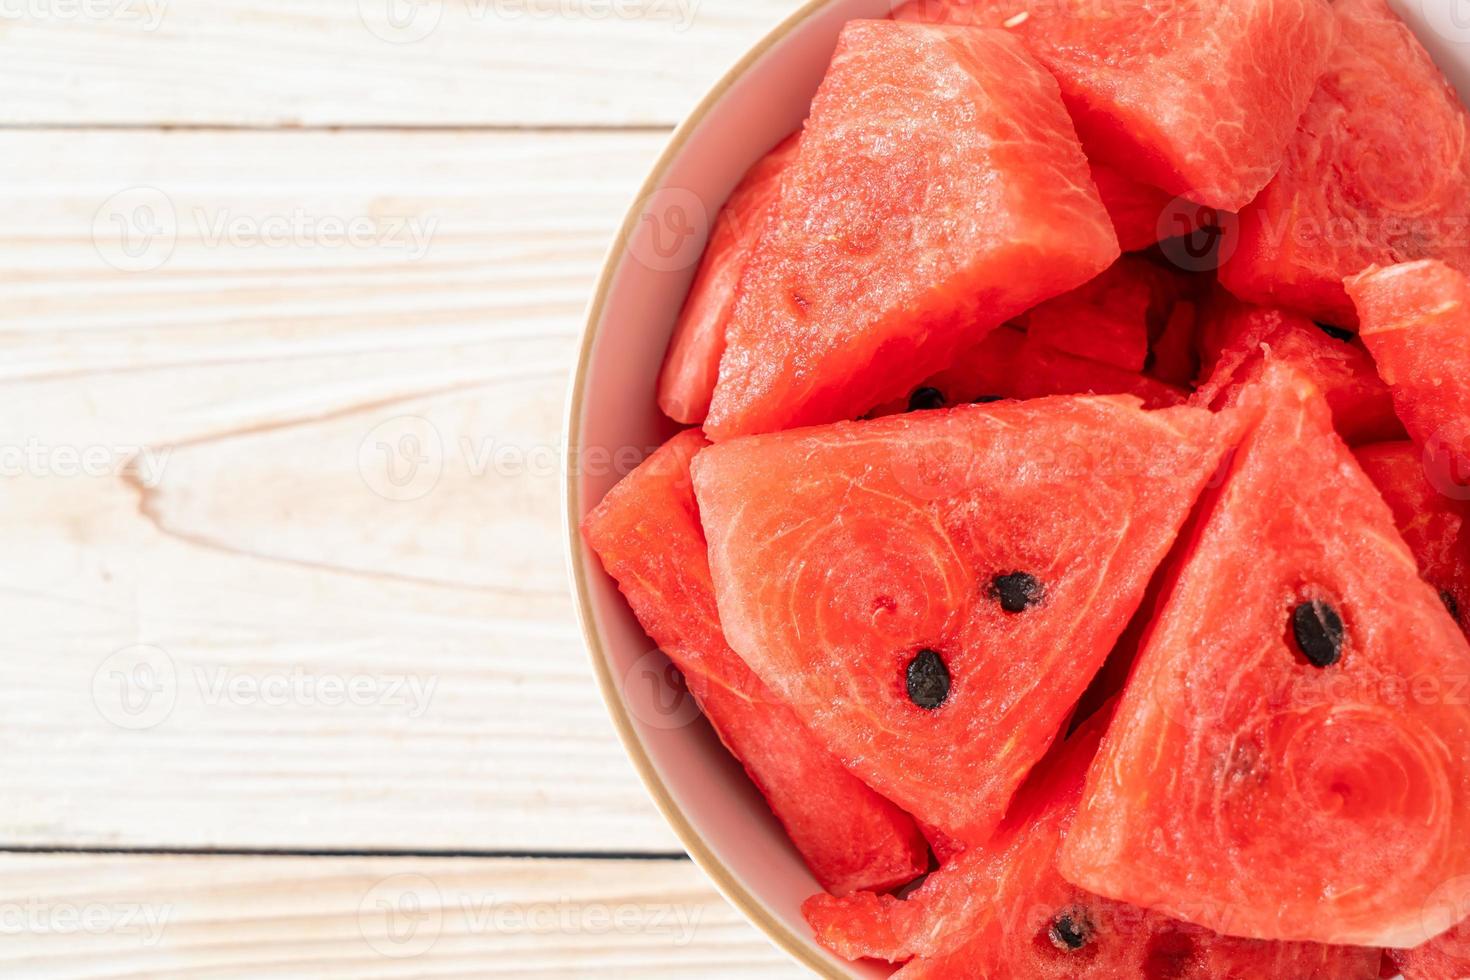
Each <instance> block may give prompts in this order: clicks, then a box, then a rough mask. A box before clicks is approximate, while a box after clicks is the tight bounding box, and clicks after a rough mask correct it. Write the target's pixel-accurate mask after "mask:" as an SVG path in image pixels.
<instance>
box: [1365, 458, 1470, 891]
mask: <svg viewBox="0 0 1470 980" xmlns="http://www.w3.org/2000/svg"><path fill="white" fill-rule="evenodd" d="M1355 455H1356V456H1357V458H1358V464H1359V465H1360V466H1362V467H1363V472H1365V473H1367V474H1368V478H1369V479H1370V480H1372V481H1373V485H1374V486H1376V487H1377V488H1378V492H1379V493H1380V494H1382V495H1383V499H1384V501H1385V502H1386V503H1387V504H1388V506H1389V509H1390V510H1392V511H1393V519H1394V523H1395V524H1397V525H1398V529H1399V533H1400V534H1401V535H1403V538H1404V542H1405V543H1406V544H1407V545H1408V546H1409V550H1410V551H1412V552H1414V557H1415V558H1416V559H1418V561H1419V570H1420V571H1421V572H1423V573H1424V580H1425V581H1426V582H1428V583H1429V584H1430V585H1432V586H1434V587H1435V589H1437V590H1438V591H1439V593H1440V596H1441V597H1442V598H1443V599H1444V602H1445V606H1446V607H1448V608H1449V610H1450V614H1451V615H1453V616H1454V617H1455V619H1456V620H1458V621H1459V623H1460V625H1461V626H1462V627H1463V626H1465V625H1466V623H1467V622H1470V619H1467V616H1466V614H1467V613H1470V527H1467V524H1470V521H1467V518H1470V508H1467V506H1466V504H1465V502H1464V501H1462V500H1456V499H1454V498H1453V497H1448V496H1446V495H1444V494H1442V493H1440V492H1439V491H1438V490H1437V489H1435V487H1434V484H1432V483H1430V482H1429V478H1428V477H1427V476H1426V475H1425V472H1424V459H1423V455H1422V454H1421V453H1420V451H1419V450H1418V448H1416V447H1415V446H1414V444H1413V443H1411V442H1384V443H1379V444H1378V445H1374V446H1364V447H1363V448H1361V449H1359V450H1357V452H1356V453H1355ZM1467 911H1470V910H1467Z"/></svg>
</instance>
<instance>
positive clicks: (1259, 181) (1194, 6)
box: [895, 0, 1336, 211]
mask: <svg viewBox="0 0 1470 980" xmlns="http://www.w3.org/2000/svg"><path fill="white" fill-rule="evenodd" d="M895 16H896V17H898V18H901V19H906V20H919V21H928V22H936V23H950V24H972V25H975V26H977V27H991V28H998V27H1007V28H1008V29H1010V30H1012V31H1013V32H1014V33H1015V34H1016V36H1018V37H1021V38H1023V39H1024V40H1025V41H1026V44H1027V45H1028V46H1029V47H1030V49H1031V51H1032V53H1033V54H1035V55H1036V57H1037V59H1038V60H1039V61H1041V62H1042V64H1044V65H1046V66H1047V67H1048V68H1050V69H1051V70H1052V71H1053V72H1054V73H1055V74H1056V76H1057V81H1058V82H1060V83H1061V87H1062V94H1063V96H1064V98H1066V100H1067V106H1068V108H1070V109H1071V110H1072V116H1073V118H1074V119H1075V120H1076V122H1077V131H1078V132H1079V133H1080V134H1081V135H1082V140H1083V143H1084V144H1085V145H1086V147H1087V150H1088V155H1089V156H1091V157H1093V158H1094V159H1097V160H1099V161H1101V162H1102V163H1104V164H1108V165H1110V166H1112V167H1115V168H1117V169H1119V170H1121V171H1123V172H1124V173H1126V174H1128V175H1129V176H1130V177H1133V178H1135V179H1137V180H1141V181H1143V182H1145V183H1148V184H1153V185H1154V186H1156V187H1160V188H1163V189H1164V190H1166V191H1168V192H1169V193H1171V194H1176V195H1181V196H1184V197H1187V198H1189V199H1190V200H1192V201H1198V202H1199V203H1201V204H1207V205H1210V206H1212V207H1217V208H1221V209H1224V210H1226V211H1235V210H1238V209H1239V208H1240V207H1242V206H1243V205H1245V204H1247V203H1248V202H1249V201H1250V200H1251V199H1252V198H1254V197H1255V196H1256V195H1257V194H1258V193H1259V192H1260V190H1261V188H1263V187H1265V186H1266V184H1267V182H1268V181H1270V180H1271V178H1272V177H1273V176H1275V174H1276V171H1277V169H1278V168H1279V167H1280V166H1281V160H1282V157H1283V156H1284V155H1285V153H1286V146H1287V143H1288V142H1289V141H1290V140H1291V137H1292V134H1293V133H1294V132H1295V131H1296V127H1297V120H1298V118H1299V117H1300V116H1301V114H1302V110H1303V109H1304V108H1306V105H1307V102H1308V100H1309V99H1310V98H1311V96H1312V91H1313V89H1314V88H1315V86H1316V84H1317V78H1318V76H1319V75H1320V74H1321V72H1322V68H1323V66H1324V65H1325V64H1326V61H1327V56H1328V53H1329V52H1330V50H1331V48H1332V45H1333V42H1334V39H1335V37H1336V30H1335V27H1334V24H1333V19H1332V13H1331V10H1330V8H1329V7H1328V5H1327V4H1326V3H1323V2H1322V0H1133V2H1129V3H1122V4H1107V3H1103V4H1099V3H1098V2H1097V0H913V2H911V3H908V4H905V5H904V6H903V7H902V8H900V9H899V10H898V11H897V13H896V14H895Z"/></svg>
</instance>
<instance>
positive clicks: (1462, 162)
mask: <svg viewBox="0 0 1470 980" xmlns="http://www.w3.org/2000/svg"><path fill="white" fill-rule="evenodd" d="M1334 9H1335V11H1336V13H1337V19H1338V20H1339V21H1340V22H1341V25H1342V41H1341V43H1339V44H1338V46H1337V48H1336V49H1335V50H1334V52H1333V55H1332V60H1331V62H1330V64H1329V65H1328V69H1327V73H1326V75H1324V77H1323V79H1322V82H1321V84H1320V85H1319V87H1318V89H1317V93H1316V95H1315V96H1313V98H1312V103H1311V105H1310V106H1309V107H1308V108H1307V112H1306V115H1305V116H1304V117H1303V119H1302V123H1301V129H1300V131H1299V132H1298V134H1297V136H1296V139H1295V140H1294V141H1293V142H1292V145H1291V148H1290V150H1289V152H1288V153H1287V156H1286V163H1285V165H1284V166H1283V167H1282V168H1281V174H1280V176H1278V177H1277V178H1276V180H1275V181H1274V182H1273V183H1272V184H1271V186H1270V187H1268V188H1267V189H1266V191H1265V192H1264V193H1263V194H1262V195H1261V196H1260V198H1258V199H1257V200H1256V202H1255V203H1254V204H1252V205H1251V206H1250V207H1248V208H1246V209H1245V210H1244V211H1243V212H1242V214H1241V221H1240V240H1239V243H1238V247H1237V248H1236V249H1235V252H1234V255H1233V256H1231V257H1230V258H1229V259H1228V261H1226V262H1225V263H1224V265H1223V266H1222V268H1221V270H1220V278H1221V281H1222V282H1223V283H1224V284H1225V285H1226V286H1227V287H1229V289H1230V290H1231V291H1232V292H1234V293H1235V294H1236V295H1238V296H1241V297H1244V298H1245V299H1248V300H1252V301H1254V302H1257V303H1267V304H1275V305H1281V306H1288V307H1291V308H1293V309H1297V310H1300V311H1302V312H1303V313H1306V314H1307V315H1308V316H1311V317H1314V318H1316V319H1318V320H1323V321H1326V322H1328V323H1334V324H1337V325H1339V326H1347V327H1350V326H1352V325H1353V324H1355V323H1356V322H1357V319H1356V316H1355V314H1354V310H1353V305H1352V303H1350V302H1349V301H1348V297H1347V294H1346V293H1345V292H1343V288H1342V280H1343V278H1344V277H1346V276H1350V275H1353V274H1354V273H1356V272H1358V271H1359V270H1361V269H1363V268H1364V267H1366V266H1369V265H1372V264H1374V263H1381V264H1385V265H1387V264H1390V263H1394V262H1404V261H1409V260H1413V259H1423V258H1440V259H1443V260H1444V261H1446V262H1448V263H1450V264H1451V265H1453V266H1455V267H1456V268H1458V269H1460V270H1461V271H1463V272H1470V235H1467V231H1470V116H1467V114H1466V112H1465V108H1464V106H1463V105H1462V104H1461V103H1460V100H1459V98H1458V97H1457V96H1456V95H1455V92H1454V90H1453V89H1452V88H1450V85H1449V83H1448V82H1447V81H1446V80H1445V78H1444V75H1443V74H1442V73H1441V72H1440V71H1439V69H1438V68H1437V67H1436V66H1435V64H1434V62H1433V61H1431V60H1430V58H1429V55H1428V53H1426V52H1425V50H1424V48H1423V47H1421V46H1420V44H1419V42H1418V40H1417V39H1416V38H1415V37H1414V35H1413V34H1412V33H1411V32H1410V31H1409V29H1408V28H1407V27H1406V26H1404V24H1403V23H1402V22H1400V21H1399V19H1398V17H1397V16H1396V15H1395V14H1394V13H1393V11H1392V10H1390V9H1389V7H1388V4H1387V3H1386V2H1385V0H1337V3H1336V5H1335V7H1334Z"/></svg>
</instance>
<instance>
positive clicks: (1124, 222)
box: [1092, 161, 1209, 252]
mask: <svg viewBox="0 0 1470 980" xmlns="http://www.w3.org/2000/svg"><path fill="white" fill-rule="evenodd" d="M1092 180H1093V183H1095V184H1097V196H1098V197H1100V198H1102V202H1103V207H1105V208H1107V209H1108V217H1110V218H1112V219H1113V230H1114V231H1116V232H1117V233H1118V244H1119V246H1121V247H1122V249H1123V251H1125V252H1137V251H1139V250H1141V249H1145V248H1148V247H1149V246H1150V245H1153V244H1155V243H1156V242H1158V241H1159V240H1160V239H1163V238H1172V237H1174V236H1176V235H1187V234H1189V233H1190V232H1192V231H1195V230H1197V229H1199V228H1200V227H1201V224H1202V222H1203V221H1204V219H1205V217H1206V216H1207V215H1208V213H1209V212H1208V211H1207V210H1205V209H1204V208H1199V207H1189V206H1183V207H1181V206H1179V199H1178V198H1176V197H1175V196H1174V195H1173V194H1170V193H1169V192H1168V191H1165V190H1160V189H1159V188H1157V187H1154V186H1152V185H1150V184H1144V183H1140V182H1139V181H1137V180H1134V179H1133V178H1132V177H1129V176H1128V175H1127V174H1125V173H1123V171H1121V170H1118V169H1117V168H1115V167H1109V166H1107V165H1106V164H1101V163H1098V162H1096V161H1093V164H1092Z"/></svg>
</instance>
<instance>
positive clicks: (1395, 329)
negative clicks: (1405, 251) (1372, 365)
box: [1348, 261, 1470, 500]
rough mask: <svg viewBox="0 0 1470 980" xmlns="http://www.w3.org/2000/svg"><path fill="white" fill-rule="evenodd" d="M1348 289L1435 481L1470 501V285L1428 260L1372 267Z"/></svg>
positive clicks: (1366, 337)
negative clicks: (1388, 266) (1378, 267)
mask: <svg viewBox="0 0 1470 980" xmlns="http://www.w3.org/2000/svg"><path fill="white" fill-rule="evenodd" d="M1348 289H1349V291H1350V292H1351V293H1352V297H1353V300H1354V302H1356V303H1357V308H1358V312H1359V313H1360V314H1361V317H1362V324H1363V331H1362V333H1363V343H1365V344H1367V345H1368V350H1369V351H1371V352H1372V354H1373V358H1374V360H1375V361H1376V362H1377V364H1378V373H1379V374H1380V375H1382V376H1383V380H1384V381H1387V382H1388V386H1389V388H1390V389H1391V390H1392V391H1393V401H1394V405H1395V407H1396V408H1397V409H1398V414H1399V417H1400V418H1401V419H1403V421H1404V426H1405V428H1407V429H1408V430H1409V436H1410V438H1412V439H1413V440H1414V442H1415V444H1417V445H1418V446H1419V448H1420V449H1421V450H1422V451H1423V453H1424V464H1425V468H1426V472H1427V473H1428V476H1429V478H1430V480H1431V481H1432V482H1433V483H1434V485H1435V487H1436V488H1437V489H1438V490H1439V491H1440V492H1441V493H1445V494H1449V495H1451V496H1453V497H1456V498H1457V499H1459V500H1470V282H1467V281H1466V279H1465V277H1464V276H1463V275H1461V274H1460V273H1458V272H1456V271H1455V270H1453V269H1451V268H1450V267H1449V266H1447V265H1445V264H1444V263H1442V262H1435V261H1425V262H1411V263H1407V264H1405V265H1399V266H1393V267H1390V268H1387V269H1369V270H1368V271H1366V272H1364V273H1363V274H1362V275H1359V276H1356V277H1354V278H1352V279H1350V280H1348Z"/></svg>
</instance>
